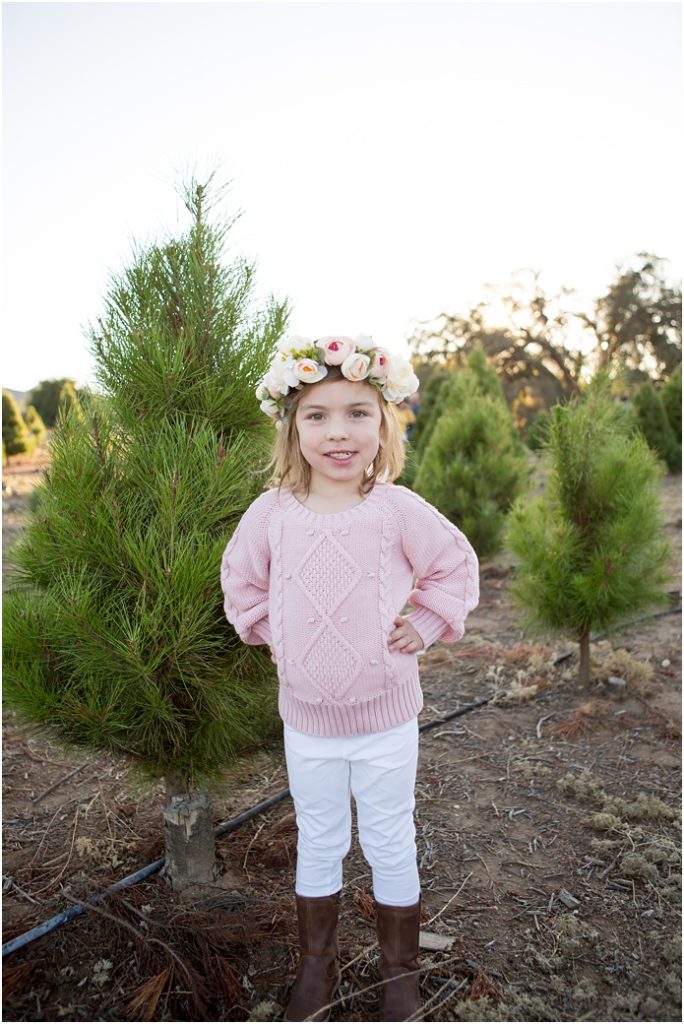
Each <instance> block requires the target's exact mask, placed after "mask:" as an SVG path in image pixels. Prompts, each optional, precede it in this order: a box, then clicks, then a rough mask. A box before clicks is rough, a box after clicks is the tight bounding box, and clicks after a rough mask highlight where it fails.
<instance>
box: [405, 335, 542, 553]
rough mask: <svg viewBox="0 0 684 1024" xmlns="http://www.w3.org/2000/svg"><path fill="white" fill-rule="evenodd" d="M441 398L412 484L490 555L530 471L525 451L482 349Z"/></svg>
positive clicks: (499, 539) (499, 545) (494, 374)
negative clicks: (512, 504) (434, 422)
mask: <svg viewBox="0 0 684 1024" xmlns="http://www.w3.org/2000/svg"><path fill="white" fill-rule="evenodd" d="M442 396H443V397H444V405H443V406H442V407H440V409H439V410H436V411H438V412H439V416H438V418H437V420H436V424H435V426H434V429H433V430H432V433H431V435H430V439H429V441H428V442H427V445H426V447H425V450H424V452H423V455H422V458H421V461H420V465H419V467H418V472H417V474H416V477H415V480H414V490H415V491H416V492H417V493H418V494H420V495H422V496H423V497H424V498H425V499H426V500H427V501H429V502H430V503H431V504H432V505H434V506H435V507H436V508H438V509H439V511H440V512H441V513H442V514H443V515H445V516H446V517H447V519H449V520H451V522H453V523H455V524H456V525H457V526H458V527H459V529H462V530H463V531H464V533H465V534H466V536H467V537H468V539H469V540H470V542H471V543H472V545H473V547H474V548H475V550H476V551H477V553H478V554H479V555H480V556H485V555H490V554H493V553H494V552H495V551H497V550H499V548H500V547H501V538H502V533H503V528H504V524H505V520H506V516H507V514H508V511H509V509H510V506H511V503H512V502H513V500H514V499H515V498H516V497H517V496H518V495H519V494H520V493H521V491H522V490H523V489H524V487H525V482H526V479H527V477H528V476H529V470H528V468H527V459H526V456H525V450H524V448H523V446H522V444H521V443H520V442H519V441H518V439H517V436H516V432H515V428H514V426H513V421H512V418H511V414H510V412H509V410H508V406H507V404H506V401H505V399H504V397H503V391H502V389H501V384H500V382H499V380H498V378H497V376H496V372H495V371H494V370H492V369H491V367H489V366H488V365H487V360H486V356H485V354H484V352H483V351H482V350H475V351H474V352H472V353H471V355H470V356H469V358H468V365H467V367H466V369H464V370H460V371H457V372H456V373H455V374H454V376H453V379H452V380H451V381H450V383H449V385H448V388H443V389H442V391H441V392H440V396H439V398H440V400H441V399H442ZM433 415H435V413H433Z"/></svg>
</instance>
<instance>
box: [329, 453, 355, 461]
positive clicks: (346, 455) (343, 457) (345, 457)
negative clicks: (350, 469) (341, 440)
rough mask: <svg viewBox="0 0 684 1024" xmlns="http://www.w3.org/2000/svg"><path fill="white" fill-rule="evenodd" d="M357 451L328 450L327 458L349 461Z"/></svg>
mask: <svg viewBox="0 0 684 1024" xmlns="http://www.w3.org/2000/svg"><path fill="white" fill-rule="evenodd" d="M353 455H356V452H327V453H326V456H325V457H326V459H332V460H333V461H334V462H348V461H349V459H351V457H352V456H353Z"/></svg>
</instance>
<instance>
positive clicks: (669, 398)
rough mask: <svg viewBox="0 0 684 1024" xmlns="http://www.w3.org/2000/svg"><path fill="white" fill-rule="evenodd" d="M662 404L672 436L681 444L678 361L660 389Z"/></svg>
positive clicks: (680, 367)
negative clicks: (675, 367)
mask: <svg viewBox="0 0 684 1024" xmlns="http://www.w3.org/2000/svg"><path fill="white" fill-rule="evenodd" d="M662 399H663V405H664V406H665V412H666V413H667V418H668V420H669V421H670V426H671V427H672V431H673V433H674V438H675V441H676V442H677V444H678V445H679V447H680V448H681V446H682V364H681V363H680V364H679V366H678V367H677V369H676V370H675V371H674V373H673V374H672V376H671V377H670V379H669V380H668V381H667V383H666V384H665V387H664V388H663V390H662Z"/></svg>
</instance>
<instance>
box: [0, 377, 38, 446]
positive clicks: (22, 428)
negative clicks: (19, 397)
mask: <svg viewBox="0 0 684 1024" xmlns="http://www.w3.org/2000/svg"><path fill="white" fill-rule="evenodd" d="M2 443H3V450H4V456H5V458H7V459H9V457H10V456H11V455H21V454H22V453H23V452H28V451H30V450H31V448H32V447H33V438H32V435H31V433H30V432H29V430H28V428H27V426H26V424H25V422H24V420H23V417H22V415H21V413H20V411H19V406H18V405H17V403H16V401H15V400H14V397H13V395H11V394H10V393H9V391H4V390H3V392H2Z"/></svg>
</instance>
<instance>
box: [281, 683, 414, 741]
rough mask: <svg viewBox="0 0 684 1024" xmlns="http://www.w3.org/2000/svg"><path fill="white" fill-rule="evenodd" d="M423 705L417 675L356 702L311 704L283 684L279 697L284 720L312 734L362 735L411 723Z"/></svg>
mask: <svg viewBox="0 0 684 1024" xmlns="http://www.w3.org/2000/svg"><path fill="white" fill-rule="evenodd" d="M422 708H423V692H422V690H421V688H420V681H419V680H418V678H416V679H410V680H409V681H408V682H406V683H404V684H403V685H402V686H395V687H392V688H391V689H389V690H385V691H384V692H383V693H380V694H378V695H377V697H373V698H372V699H371V700H366V701H359V702H358V703H357V704H342V703H337V704H333V703H323V702H321V703H317V704H312V703H310V702H309V701H305V700H300V699H299V697H295V696H294V695H293V694H292V693H291V692H288V690H286V689H285V687H283V686H281V687H280V693H279V697H278V710H279V711H280V717H281V718H282V720H283V721H284V722H285V723H286V724H287V725H289V726H291V728H293V729H296V730H297V731H298V732H303V733H306V734H307V735H309V736H359V735H361V734H362V733H373V732H384V731H385V730H386V729H393V728H394V727H395V726H397V725H404V723H405V722H409V721H410V720H411V719H412V718H415V717H416V716H417V715H418V714H419V713H420V711H421V710H422Z"/></svg>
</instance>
